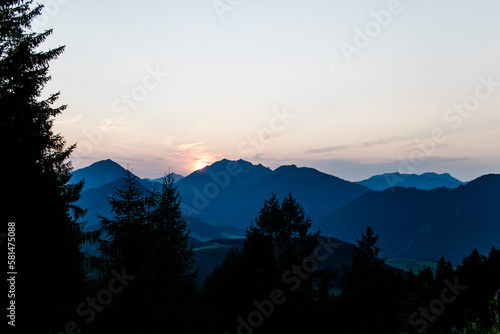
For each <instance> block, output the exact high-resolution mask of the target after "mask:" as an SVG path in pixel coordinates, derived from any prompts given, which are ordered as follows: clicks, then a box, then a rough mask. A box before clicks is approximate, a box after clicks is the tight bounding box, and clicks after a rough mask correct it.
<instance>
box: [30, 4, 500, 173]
mask: <svg viewBox="0 0 500 334" xmlns="http://www.w3.org/2000/svg"><path fill="white" fill-rule="evenodd" d="M41 3H45V4H46V8H45V9H44V14H43V16H41V17H39V18H38V19H37V20H36V21H35V22H34V24H33V27H34V29H35V31H41V30H44V29H49V28H52V29H54V33H53V35H52V36H50V37H49V38H48V39H47V41H46V42H45V43H44V44H43V48H44V49H48V48H52V47H56V46H59V45H65V46H66V50H65V52H64V54H63V55H61V56H60V57H59V59H57V60H54V61H53V62H52V63H51V64H50V74H51V76H52V80H51V81H50V83H49V84H48V85H47V86H46V89H45V91H44V94H49V93H53V92H57V91H60V92H61V98H60V100H59V101H58V102H59V103H60V104H67V105H68V108H67V110H66V111H64V112H63V114H61V115H60V116H58V117H57V118H56V119H55V123H54V124H55V125H54V127H55V131H56V132H58V133H61V134H62V135H63V136H64V137H65V138H66V140H67V142H68V143H75V142H76V143H77V145H78V146H77V149H76V151H75V153H74V154H73V158H72V161H73V165H74V167H75V168H76V169H78V168H82V167H85V166H87V165H89V164H91V163H93V162H95V161H98V160H103V159H108V158H109V159H112V160H114V161H116V162H118V163H120V164H121V165H122V166H129V168H131V169H132V170H133V171H134V172H135V173H137V174H138V175H139V176H141V177H151V178H155V177H160V176H162V175H163V174H164V173H165V172H168V171H169V170H170V171H173V172H176V173H180V174H183V175H187V174H189V173H191V172H192V171H194V170H196V169H199V168H201V167H203V166H205V165H206V164H211V163H213V162H215V161H217V160H220V159H222V158H227V159H231V160H237V159H240V158H241V159H244V160H248V161H250V162H252V163H254V164H257V163H262V164H263V165H265V166H268V167H270V168H273V169H274V168H277V167H278V166H280V165H289V164H296V165H297V166H306V167H313V168H317V169H318V170H320V171H322V172H325V173H329V174H333V175H336V176H338V177H341V178H344V179H347V180H351V181H358V180H362V179H365V178H368V177H369V176H371V175H375V174H381V173H384V172H396V171H399V172H401V173H418V174H420V173H424V172H438V173H445V172H448V173H450V174H452V175H453V176H455V177H457V178H459V179H461V180H463V181H468V180H471V179H474V178H476V177H478V176H480V175H482V174H487V173H500V131H499V128H500V127H499V125H500V66H499V62H500V20H498V14H499V13H500V2H498V1H494V0H491V1H488V0H484V1H481V2H478V1H461V0H453V1H452V0H447V1H445V0H443V1H439V2H437V1H431V0H419V1H417V0H413V1H411V0H401V1H397V0H390V1H378V0H370V1H367V0H366V1H365V0H359V1H347V0H346V1H340V0H339V1H332V0H308V1H306V0H273V1H269V0H215V1H214V0H168V1H151V0H143V1H128V0H120V1H118V0H108V1H94V0H86V1H83V0H50V1H41Z"/></svg>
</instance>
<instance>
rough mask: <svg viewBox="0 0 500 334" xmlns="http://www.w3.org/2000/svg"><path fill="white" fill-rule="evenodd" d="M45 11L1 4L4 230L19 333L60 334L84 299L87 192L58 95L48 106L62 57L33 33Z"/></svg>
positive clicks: (0, 131)
mask: <svg viewBox="0 0 500 334" xmlns="http://www.w3.org/2000/svg"><path fill="white" fill-rule="evenodd" d="M41 10H42V6H41V5H33V4H32V1H2V2H1V4H0V106H1V113H0V142H1V143H2V150H3V151H2V155H3V156H4V160H3V163H2V164H0V166H1V167H0V168H1V169H0V184H1V187H0V202H1V203H2V208H3V209H2V210H1V213H0V214H1V217H2V219H1V222H2V228H4V226H6V225H7V222H8V221H11V222H15V224H16V235H17V238H16V242H17V261H16V263H17V264H18V268H16V270H17V271H18V275H19V276H18V281H17V282H16V286H17V289H18V294H17V306H18V309H17V314H18V319H19V323H18V324H19V325H22V324H30V325H31V326H36V327H38V332H48V331H60V330H63V328H64V327H63V326H64V324H65V323H66V322H68V321H70V320H71V319H72V318H73V317H74V311H75V307H76V306H77V305H78V303H79V302H81V300H82V299H83V297H84V291H85V290H84V283H85V273H84V268H83V254H81V253H80V250H79V246H80V243H81V242H82V240H83V238H82V233H81V226H80V224H79V223H77V220H78V219H79V218H80V217H81V216H82V214H83V210H81V209H79V208H78V207H76V206H75V205H74V203H75V202H76V201H77V200H78V198H79V196H80V191H81V187H82V184H77V185H68V184H67V183H68V181H69V179H70V177H71V174H70V173H71V164H70V163H69V162H68V158H69V156H70V154H71V152H72V151H73V149H74V148H75V146H74V145H73V146H69V147H66V144H65V141H64V138H63V137H62V136H61V135H60V134H55V133H54V132H53V121H54V118H55V117H56V116H57V115H59V114H60V113H61V112H62V111H63V110H64V109H65V108H66V106H59V107H53V104H54V103H55V102H56V100H57V99H58V97H59V93H55V94H52V95H49V97H48V98H46V99H42V98H41V93H42V90H43V88H44V86H45V84H46V83H47V82H48V81H49V80H50V76H49V75H48V69H49V62H50V61H51V60H53V59H55V58H57V57H58V56H59V55H60V54H61V53H62V52H63V50H64V47H58V48H55V49H51V50H48V51H40V50H41V49H40V47H41V46H42V43H43V42H44V41H45V39H46V38H47V37H48V36H49V35H50V34H51V33H52V30H47V31H44V32H42V33H35V32H32V31H31V30H30V29H31V22H32V20H33V19H34V18H35V17H36V16H37V15H40V13H41Z"/></svg>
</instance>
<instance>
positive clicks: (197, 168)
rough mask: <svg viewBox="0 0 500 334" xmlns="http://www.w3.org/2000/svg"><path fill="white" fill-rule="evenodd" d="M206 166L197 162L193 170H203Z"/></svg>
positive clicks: (199, 161)
mask: <svg viewBox="0 0 500 334" xmlns="http://www.w3.org/2000/svg"><path fill="white" fill-rule="evenodd" d="M207 165H208V164H207V163H206V162H203V161H201V160H198V161H196V162H195V163H194V170H199V169H202V168H205V167H206V166H207Z"/></svg>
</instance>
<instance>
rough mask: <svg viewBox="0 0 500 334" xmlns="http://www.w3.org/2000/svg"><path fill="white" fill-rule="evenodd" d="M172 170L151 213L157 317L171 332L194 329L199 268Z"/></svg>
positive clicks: (153, 287) (153, 280) (154, 292)
mask: <svg viewBox="0 0 500 334" xmlns="http://www.w3.org/2000/svg"><path fill="white" fill-rule="evenodd" d="M174 182H175V177H174V175H173V174H172V173H170V174H168V175H166V176H165V177H164V178H163V181H162V186H161V190H160V192H159V194H157V196H156V197H155V198H156V200H155V207H154V210H152V212H151V216H150V222H149V223H150V224H151V229H150V232H151V234H150V237H149V240H150V242H151V246H152V252H151V261H152V262H153V268H152V269H153V270H152V272H151V277H152V282H151V283H152V284H151V288H152V291H151V294H152V295H153V300H152V307H153V312H154V317H155V319H154V321H155V322H156V323H157V324H158V325H159V327H160V328H163V329H168V331H169V333H189V332H193V331H194V328H193V326H194V323H193V322H194V321H193V320H194V319H195V316H196V314H195V309H196V304H197V303H196V299H197V288H196V279H197V270H195V267H194V264H195V260H194V251H193V247H192V246H191V245H190V244H189V229H188V221H187V218H186V217H185V216H184V215H183V213H182V212H181V197H180V194H179V192H178V190H177V186H176V185H175V184H174Z"/></svg>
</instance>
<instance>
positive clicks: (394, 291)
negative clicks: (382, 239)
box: [340, 227, 403, 333]
mask: <svg viewBox="0 0 500 334" xmlns="http://www.w3.org/2000/svg"><path fill="white" fill-rule="evenodd" d="M378 238H379V237H378V235H375V233H374V231H373V229H372V228H371V227H368V228H367V229H366V230H365V232H364V233H362V234H361V239H358V240H357V246H356V247H355V248H354V251H353V254H352V260H353V262H352V265H351V267H350V268H344V272H345V277H344V280H343V285H344V288H343V290H342V294H341V296H340V297H341V298H340V303H341V309H342V312H343V314H342V319H343V320H344V322H345V328H347V329H348V330H349V331H350V332H352V333H369V332H371V333H382V332H394V331H396V329H397V326H398V323H399V320H398V307H397V306H396V305H399V304H400V300H401V296H400V293H401V290H402V288H401V286H402V284H403V281H402V278H401V277H399V276H397V275H396V274H395V273H394V272H393V271H392V270H387V269H386V268H385V265H384V261H385V260H383V259H380V258H379V257H378V255H379V252H380V248H379V247H378V245H377V243H378Z"/></svg>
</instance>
